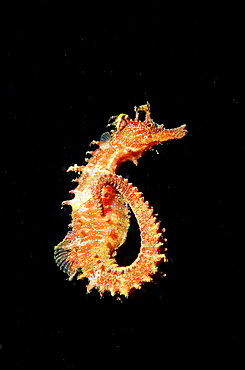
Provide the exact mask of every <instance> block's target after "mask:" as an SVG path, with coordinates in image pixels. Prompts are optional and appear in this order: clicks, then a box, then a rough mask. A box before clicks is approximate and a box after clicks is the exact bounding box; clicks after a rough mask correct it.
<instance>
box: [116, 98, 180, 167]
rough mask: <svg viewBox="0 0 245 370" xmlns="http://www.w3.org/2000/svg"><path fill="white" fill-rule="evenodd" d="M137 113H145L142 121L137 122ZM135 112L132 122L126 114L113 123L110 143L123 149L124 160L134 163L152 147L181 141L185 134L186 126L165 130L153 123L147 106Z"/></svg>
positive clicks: (142, 106) (136, 109) (162, 126)
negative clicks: (125, 156) (113, 127)
mask: <svg viewBox="0 0 245 370" xmlns="http://www.w3.org/2000/svg"><path fill="white" fill-rule="evenodd" d="M139 111H144V112H145V119H144V121H140V120H139ZM135 112H136V115H135V119H134V120H132V119H130V118H129V116H128V115H126V114H120V115H119V116H118V117H117V118H116V119H115V121H114V122H113V124H114V125H115V127H116V130H112V137H111V141H110V142H111V145H112V146H114V147H118V148H119V147H120V149H121V150H122V149H124V150H123V151H124V152H125V154H126V153H128V158H125V159H124V160H132V161H135V160H136V159H138V158H140V157H141V156H142V155H143V154H144V152H145V151H147V150H148V149H151V148H152V147H153V146H154V145H156V144H160V143H162V142H164V141H167V140H172V139H181V138H182V137H183V136H185V135H186V133H187V130H186V125H182V126H180V127H177V128H175V129H165V128H164V125H158V124H157V123H155V122H154V121H153V119H152V118H151V115H150V106H149V104H146V105H141V106H140V107H138V108H135ZM124 160H123V161H124Z"/></svg>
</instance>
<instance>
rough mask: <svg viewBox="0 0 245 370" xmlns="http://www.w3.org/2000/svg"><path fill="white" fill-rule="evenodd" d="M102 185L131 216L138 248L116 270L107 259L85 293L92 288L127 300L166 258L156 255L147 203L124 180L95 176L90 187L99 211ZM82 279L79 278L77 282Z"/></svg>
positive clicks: (156, 231)
mask: <svg viewBox="0 0 245 370" xmlns="http://www.w3.org/2000/svg"><path fill="white" fill-rule="evenodd" d="M106 185H110V186H112V187H114V188H115V189H116V190H117V191H118V192H119V193H120V194H121V195H122V196H123V197H124V198H125V200H126V202H127V203H128V205H129V206H130V207H131V209H132V211H133V212H134V214H135V217H136V219H137V222H138V224H139V229H140V235H141V248H140V252H139V255H138V256H137V258H136V260H135V261H134V262H133V263H132V264H131V265H129V266H118V265H117V264H116V262H115V260H112V259H110V262H109V263H108V265H107V264H106V263H105V264H104V267H103V269H100V270H98V271H97V274H95V275H96V276H95V277H94V278H92V279H91V278H89V280H90V283H89V285H88V287H87V290H88V291H90V290H91V289H92V288H94V287H96V288H98V289H99V291H100V293H101V294H103V292H104V291H110V292H111V294H112V295H114V294H116V293H119V294H121V295H124V296H126V297H127V296H128V295H129V292H130V291H131V290H134V289H139V288H140V287H141V285H142V283H144V282H149V281H151V280H152V277H151V276H152V275H153V274H154V273H155V272H156V271H157V265H158V263H159V262H160V261H162V260H163V261H167V258H166V256H165V254H161V253H160V248H161V246H162V244H163V243H162V242H161V235H162V234H161V231H160V222H158V221H157V220H156V217H155V216H154V214H153V209H152V208H151V207H149V202H147V201H144V198H143V196H142V195H141V193H140V192H139V191H138V189H137V188H136V187H134V186H133V185H132V184H130V183H129V182H128V180H126V179H124V178H123V177H121V176H118V175H115V174H105V175H102V176H98V177H97V178H96V179H95V180H94V182H93V185H92V194H93V200H94V202H95V205H96V207H97V208H98V209H99V210H101V208H102V200H101V191H102V188H103V187H104V186H106ZM112 261H113V262H112ZM85 276H86V275H84V274H83V275H81V278H83V277H85ZM78 278H79V277H78Z"/></svg>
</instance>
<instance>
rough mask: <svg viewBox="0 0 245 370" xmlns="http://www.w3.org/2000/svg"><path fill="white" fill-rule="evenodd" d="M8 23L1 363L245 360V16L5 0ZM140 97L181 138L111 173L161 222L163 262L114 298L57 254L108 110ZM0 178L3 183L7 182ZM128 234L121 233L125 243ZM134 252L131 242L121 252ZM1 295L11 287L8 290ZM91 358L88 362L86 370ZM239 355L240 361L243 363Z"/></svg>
mask: <svg viewBox="0 0 245 370" xmlns="http://www.w3.org/2000/svg"><path fill="white" fill-rule="evenodd" d="M9 4H10V6H9V9H8V11H7V12H6V13H4V14H6V17H4V18H5V19H4V40H5V42H6V49H5V57H6V59H5V60H6V68H5V67H4V68H3V69H2V71H3V77H4V79H6V82H7V83H6V85H4V86H5V95H4V106H5V108H6V109H5V113H6V115H5V116H4V118H3V119H2V120H1V121H2V123H1V127H2V130H1V133H2V135H1V138H2V140H1V141H2V143H1V144H2V145H1V148H2V149H3V151H2V154H1V159H2V162H3V165H2V166H1V172H2V175H3V180H2V183H3V184H4V189H3V190H2V202H1V203H2V207H1V214H2V220H3V222H2V237H1V239H2V243H1V251H2V252H1V257H2V258H1V265H2V269H1V271H2V272H3V277H2V279H1V283H2V288H1V291H2V294H1V296H2V303H1V307H2V308H3V313H2V314H1V320H2V323H1V333H0V356H1V357H2V358H3V360H4V361H7V365H6V362H5V365H4V366H3V367H1V368H3V369H4V368H6V369H7V368H15V367H16V368H23V369H26V368H29V367H30V368H36V367H37V366H38V365H39V366H42V367H43V368H44V366H45V368H47V366H50V368H53V369H80V368H83V367H84V366H85V364H87V366H93V365H97V366H98V365H99V366H103V365H104V366H118V365H120V364H126V366H130V365H132V364H134V365H135V366H141V365H142V363H144V362H145V361H147V360H150V363H151V367H153V366H158V367H159V368H166V366H167V365H170V366H171V368H174V367H175V366H177V364H178V363H179V362H180V363H181V365H186V366H188V365H189V366H190V365H194V366H195V368H200V366H202V365H203V364H204V363H207V365H208V366H209V365H210V364H213V365H214V364H217V365H221V364H228V362H229V361H231V364H232V368H233V369H234V368H237V367H236V366H237V364H238V363H240V360H241V358H242V356H241V348H242V339H244V338H243V336H244V334H243V331H242V329H241V326H242V319H243V315H242V311H243V310H242V301H243V295H244V285H242V281H241V280H242V275H243V274H242V267H243V258H242V251H243V250H244V245H243V244H244V240H243V237H242V231H243V227H244V224H243V213H244V211H243V209H244V208H243V207H244V203H243V199H244V198H243V196H244V180H243V177H244V161H243V158H244V157H243V156H244V138H243V130H244V117H243V116H244V115H243V111H242V109H241V105H242V96H241V82H240V81H241V78H242V75H241V74H242V72H243V69H244V66H243V67H242V64H243V63H242V53H243V49H244V47H243V44H244V40H243V38H242V22H243V20H242V17H241V15H240V13H241V9H239V8H236V6H235V5H233V6H230V5H229V4H228V5H225V4H224V3H222V6H221V5H220V6H218V5H217V6H214V5H212V6H207V5H204V3H203V4H202V5H201V4H199V6H198V7H197V6H194V7H193V5H192V6H189V7H188V6H187V5H186V4H185V6H182V7H179V6H177V4H173V6H172V8H170V6H167V5H166V3H165V2H161V1H151V2H150V3H143V2H134V1H132V2H125V1H117V2H99V3H96V2H94V3H91V4H90V5H88V4H85V3H83V2H71V1H63V2H60V1H54V0H53V1H52V0H50V1H32V2H30V3H27V2H21V1H19V2H17V3H15V2H9ZM146 101H149V102H150V104H151V110H152V117H153V119H154V120H155V121H156V122H157V123H159V124H162V123H164V125H165V127H166V128H171V127H177V126H179V125H181V124H184V123H185V124H187V125H188V131H189V132H188V135H187V136H186V137H185V138H183V139H182V140H176V141H172V142H168V143H165V144H164V145H163V146H159V147H158V148H157V150H158V151H159V154H157V153H156V152H154V151H153V152H152V151H151V152H149V153H147V154H146V155H145V156H144V157H143V158H142V159H140V160H139V165H138V167H135V166H134V165H133V164H132V163H125V164H123V165H122V167H121V169H120V174H122V175H123V176H126V177H128V178H129V181H130V182H132V183H133V184H134V185H135V186H137V187H138V188H139V189H140V191H142V192H143V193H144V196H145V198H146V199H147V200H149V201H150V204H151V205H152V206H153V207H154V210H155V212H156V213H158V214H159V216H158V217H159V219H160V220H161V223H162V226H163V227H166V229H167V232H166V237H167V238H168V242H167V245H166V246H167V247H168V249H169V257H170V261H171V262H170V263H168V264H166V265H164V266H163V267H162V268H161V270H162V272H167V273H168V275H167V277H165V278H160V277H159V276H156V277H155V279H154V281H155V283H154V284H146V286H145V289H144V290H140V291H137V292H136V294H135V297H134V298H130V299H123V300H122V302H120V301H117V300H115V298H113V297H111V296H109V295H105V297H104V298H102V299H101V298H100V296H99V294H98V292H97V291H96V290H93V291H92V292H91V293H90V294H89V295H88V294H86V281H79V282H76V281H75V282H69V281H67V280H65V278H66V276H65V274H63V273H62V272H61V271H59V269H58V268H57V267H56V265H55V263H54V261H53V247H54V246H55V245H56V244H57V243H59V242H60V241H61V240H62V239H63V237H64V236H65V235H66V233H67V225H68V223H69V222H70V216H69V214H70V209H69V207H66V208H64V209H61V202H62V201H63V200H65V199H68V198H71V196H70V195H69V193H68V191H69V190H70V189H71V188H72V187H74V184H73V183H71V180H72V178H73V175H72V174H70V173H66V172H65V170H66V169H67V168H68V166H69V165H71V164H74V163H78V164H81V165H82V164H84V158H85V157H86V155H85V152H86V150H90V149H89V143H90V142H91V141H92V140H93V139H94V140H99V137H100V135H101V134H102V133H103V132H104V131H107V130H108V128H106V124H107V122H108V119H109V118H110V117H111V116H113V115H117V114H119V113H127V114H129V115H131V116H133V115H134V111H133V108H134V106H135V105H141V104H145V103H146ZM5 185H6V187H5ZM133 242H134V241H132V243H133ZM132 247H133V246H132ZM3 292H6V295H5V294H4V293H3ZM88 364H89V365H88ZM240 364H241V363H240Z"/></svg>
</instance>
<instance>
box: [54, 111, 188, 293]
mask: <svg viewBox="0 0 245 370" xmlns="http://www.w3.org/2000/svg"><path fill="white" fill-rule="evenodd" d="M139 111H144V112H145V120H144V121H143V122H142V121H140V119H139ZM135 112H136V113H135V119H134V120H132V119H130V118H129V116H128V115H126V114H120V115H119V116H117V117H116V119H115V121H114V122H113V125H114V126H115V130H111V133H109V132H106V133H104V134H103V135H102V136H101V138H100V141H99V142H95V141H93V142H92V143H93V144H97V145H98V146H99V148H98V149H96V150H95V151H94V152H90V154H92V157H91V158H90V159H87V160H86V161H87V162H88V163H87V165H86V166H78V165H76V164H75V165H74V166H71V167H69V169H68V171H75V172H78V173H79V174H80V177H79V178H77V179H76V180H75V181H77V182H78V186H77V188H76V189H75V190H72V191H71V193H74V194H75V196H74V198H73V199H72V200H68V201H65V202H63V204H68V205H71V206H72V223H71V224H70V225H69V226H70V227H71V231H69V232H68V234H67V235H66V237H65V238H64V240H63V241H62V242H61V243H59V244H58V245H57V246H56V247H55V252H54V254H55V260H56V263H57V265H58V266H59V267H60V268H61V269H62V270H63V271H64V272H66V273H67V274H68V275H69V280H72V279H73V277H74V276H75V275H77V279H83V278H87V279H88V281H89V284H88V285H87V291H88V292H89V291H91V289H93V288H97V289H98V290H99V292H100V294H101V295H103V293H104V292H105V291H109V292H110V293H111V294H112V295H115V294H117V295H118V296H120V295H124V296H126V297H127V296H128V295H129V293H130V292H131V291H132V290H135V289H139V288H140V287H141V285H142V284H143V283H144V282H149V281H151V280H152V275H153V274H154V273H155V272H156V271H157V265H158V264H159V262H161V261H163V262H164V261H167V258H166V256H165V254H164V253H161V252H164V251H166V249H163V250H162V248H161V247H162V245H163V242H164V241H165V240H166V239H164V240H163V239H162V232H164V231H165V230H164V229H162V230H161V229H160V222H158V221H157V220H156V217H155V216H154V214H153V209H152V208H151V207H150V206H149V203H148V202H147V201H145V200H144V198H143V196H142V194H141V193H140V192H139V191H138V189H137V188H136V187H135V186H133V185H132V184H130V183H129V182H128V180H127V179H124V178H123V177H121V176H119V175H116V172H117V169H118V167H119V166H120V164H121V163H123V162H125V161H133V162H134V163H135V164H136V165H137V159H138V158H140V157H141V156H142V155H143V154H144V153H145V152H146V151H147V150H148V149H151V148H152V147H153V146H154V145H156V144H160V143H162V142H163V141H166V140H172V139H181V138H182V137H183V136H185V135H186V133H187V131H186V127H185V125H182V126H180V127H178V128H175V129H165V128H164V126H163V125H158V124H157V123H155V122H154V121H153V120H152V118H151V116H150V106H149V104H146V105H142V106H140V107H138V108H135ZM113 118H115V117H113ZM129 207H130V208H131V210H132V211H133V213H134V215H135V217H136V219H137V222H138V225H139V229H140V236H141V248H140V252H139V254H138V256H137V258H136V259H135V261H134V262H133V263H132V264H130V265H129V266H119V265H118V264H117V262H116V260H115V258H114V257H115V255H116V253H117V249H118V248H119V247H120V246H121V245H122V244H123V243H124V242H125V240H126V237H127V231H128V228H129V225H130V214H129Z"/></svg>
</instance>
